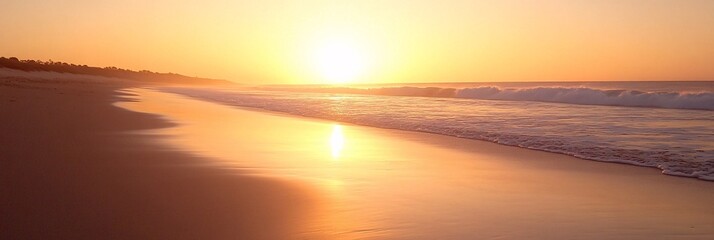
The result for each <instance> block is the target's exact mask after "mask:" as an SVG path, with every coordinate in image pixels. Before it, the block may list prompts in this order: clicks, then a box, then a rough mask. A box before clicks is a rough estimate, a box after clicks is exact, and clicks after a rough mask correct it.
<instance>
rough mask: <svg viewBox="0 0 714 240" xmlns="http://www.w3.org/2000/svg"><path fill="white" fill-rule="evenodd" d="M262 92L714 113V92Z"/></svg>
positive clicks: (557, 89)
mask: <svg viewBox="0 0 714 240" xmlns="http://www.w3.org/2000/svg"><path fill="white" fill-rule="evenodd" d="M260 89H262V90H278V91H297V92H317V93H346V94H367V95H385V96H411V97H440V98H465V99H481V100H508V101H535V102H549V103H566V104H580V105H604V106H624V107H650V108H671V109H695V110H714V92H643V91H636V90H607V89H596V88H587V87H533V88H500V87H494V86H484V87H474V88H440V87H412V86H405V87H380V88H353V87H322V88H320V87H315V88H307V87H306V88H275V87H270V88H260Z"/></svg>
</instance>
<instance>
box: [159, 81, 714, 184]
mask: <svg viewBox="0 0 714 240" xmlns="http://www.w3.org/2000/svg"><path fill="white" fill-rule="evenodd" d="M159 90H162V91H165V92H171V93H177V94H182V95H186V96H189V97H193V98H196V99H201V100H207V101H212V102H216V103H220V104H225V105H231V106H238V107H250V108H260V109H264V110H269V111H276V112H282V113H288V114H294V115H300V116H306V117H313V118H321V119H328V120H334V121H340V122H346V123H353V124H359V125H365V126H372V127H379V128H390V129H399V130H406V131H418V132H426V133H433V134H442V135H448V136H454V137H460V138H469V139H474V140H483V141H490V142H494V143H499V144H504V145H510V146H518V147H522V148H528V149H535V150H541V151H548V152H554V153H560V154H566V155H571V156H575V157H578V158H581V159H587V160H595V161H603V162H615V163H625V164H632V165H637V166H646V167H656V168H659V169H661V170H662V172H663V173H664V174H668V175H675V176H685V177H693V178H699V179H703V180H710V181H714V82H542V83H533V82H524V83H515V82H514V83H428V84H424V83H421V84H384V85H351V86H339V87H336V86H319V85H292V86H286V85H273V86H253V87H237V88H221V89H218V88H189V87H162V88H159Z"/></svg>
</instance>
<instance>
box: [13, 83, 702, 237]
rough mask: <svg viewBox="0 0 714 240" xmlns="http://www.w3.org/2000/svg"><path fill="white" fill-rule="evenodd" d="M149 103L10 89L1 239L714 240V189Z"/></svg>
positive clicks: (362, 131)
mask: <svg viewBox="0 0 714 240" xmlns="http://www.w3.org/2000/svg"><path fill="white" fill-rule="evenodd" d="M136 87H140V86H137V84H135V83H124V82H107V83H101V84H100V83H97V82H91V81H89V82H87V81H47V80H43V81H31V80H28V79H25V80H22V79H13V80H8V79H1V80H0V133H1V134H0V136H2V137H1V138H0V183H1V184H0V238H1V239H712V238H714V205H712V204H711V203H712V202H714V184H712V183H711V182H705V181H699V180H695V179H688V178H678V177H671V176H666V175H662V174H660V173H659V172H658V171H657V170H655V169H649V168H641V167H633V166H627V165H620V164H609V163H600V162H593V161H585V160H581V159H575V158H572V157H568V156H563V155H558V154H551V153H545V152H539V151H532V150H526V149H520V148H516V147H507V146H501V145H497V144H493V143H488V142H480V141H473V140H467V139H459V138H453V137H446V136H439V135H433V134H423V133H413V132H404V131H395V130H386V129H376V128H369V127H362V126H354V125H346V124H339V123H335V122H329V121H323V120H317V119H309V118H301V117H295V116H287V115H282V114H275V113H269V112H263V111H256V110H255V109H250V110H248V109H238V108H234V107H229V106H222V105H218V104H213V103H209V102H204V101H198V100H194V99H189V98H186V97H181V96H178V95H173V94H167V93H160V92H155V91H151V90H147V89H144V88H136ZM127 109H129V110H131V111H128V110H127ZM139 112H144V113H139ZM149 113H151V114H149Z"/></svg>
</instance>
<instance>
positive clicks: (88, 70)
mask: <svg viewBox="0 0 714 240" xmlns="http://www.w3.org/2000/svg"><path fill="white" fill-rule="evenodd" d="M0 68H7V69H13V70H20V71H26V72H38V71H44V72H57V73H71V74H84V75H92V76H102V77H111V78H121V79H129V80H135V81H142V82H154V83H180V84H230V83H231V82H230V81H227V80H221V79H211V78H200V77H189V76H184V75H181V74H177V73H159V72H152V71H148V70H141V71H134V70H130V69H122V68H118V67H94V66H87V65H77V64H71V63H65V62H54V61H52V60H49V61H41V60H30V59H18V58H16V57H9V58H6V57H0Z"/></svg>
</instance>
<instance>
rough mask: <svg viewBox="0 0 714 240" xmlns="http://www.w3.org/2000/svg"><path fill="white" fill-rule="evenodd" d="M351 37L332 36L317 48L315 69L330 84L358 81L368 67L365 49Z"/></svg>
mask: <svg viewBox="0 0 714 240" xmlns="http://www.w3.org/2000/svg"><path fill="white" fill-rule="evenodd" d="M360 47H361V46H359V45H358V44H356V43H355V42H354V41H352V40H349V39H341V38H330V39H327V40H325V41H324V42H322V43H320V45H319V46H318V47H316V48H317V49H316V50H315V53H314V54H315V55H314V57H315V60H314V61H315V62H314V64H315V69H316V71H317V73H318V74H319V76H320V77H321V78H322V80H323V81H324V82H326V83H330V84H341V83H349V82H354V81H356V80H357V79H358V78H359V77H360V76H361V75H362V74H364V73H365V71H366V68H367V59H366V57H365V55H364V53H363V51H364V50H363V49H361V48H360Z"/></svg>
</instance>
